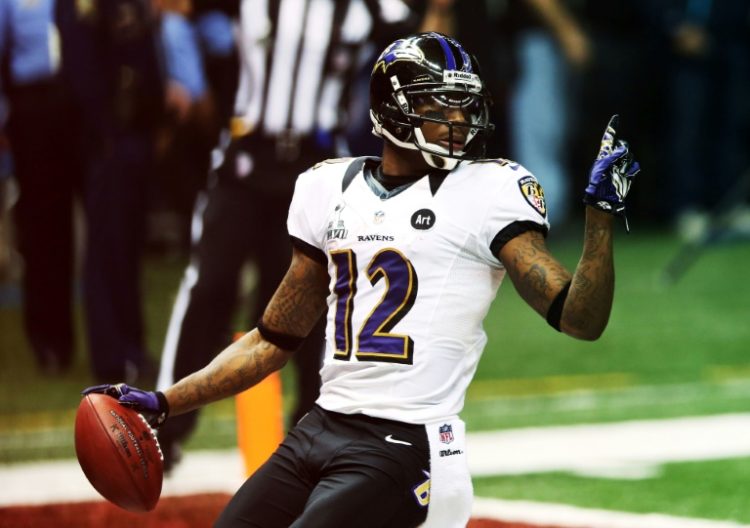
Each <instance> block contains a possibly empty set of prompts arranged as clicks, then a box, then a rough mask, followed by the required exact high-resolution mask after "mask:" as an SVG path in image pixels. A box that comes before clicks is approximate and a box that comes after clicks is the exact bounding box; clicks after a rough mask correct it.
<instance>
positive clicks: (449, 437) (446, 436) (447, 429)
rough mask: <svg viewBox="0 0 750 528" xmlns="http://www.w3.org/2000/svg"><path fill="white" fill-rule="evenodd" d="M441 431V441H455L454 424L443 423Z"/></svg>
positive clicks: (439, 430)
mask: <svg viewBox="0 0 750 528" xmlns="http://www.w3.org/2000/svg"><path fill="white" fill-rule="evenodd" d="M438 432H439V433H440V441H441V442H442V443H444V444H450V443H451V442H453V426H452V425H450V424H445V425H441V426H440V427H439V428H438Z"/></svg>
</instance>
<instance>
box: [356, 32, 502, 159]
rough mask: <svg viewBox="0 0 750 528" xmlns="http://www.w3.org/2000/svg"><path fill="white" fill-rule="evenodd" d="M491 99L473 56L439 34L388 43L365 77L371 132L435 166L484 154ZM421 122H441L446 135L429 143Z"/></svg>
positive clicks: (459, 45)
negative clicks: (415, 153)
mask: <svg viewBox="0 0 750 528" xmlns="http://www.w3.org/2000/svg"><path fill="white" fill-rule="evenodd" d="M491 102H492V101H491V98H490V94H489V92H488V91H487V89H486V87H485V86H484V83H483V82H482V78H481V75H480V72H479V64H478V63H477V61H476V59H475V58H474V57H473V56H472V55H470V54H469V53H468V52H467V51H466V50H465V49H464V47H463V46H462V45H461V44H460V43H459V42H458V41H457V40H455V39H452V38H450V37H447V36H445V35H442V34H440V33H435V32H432V33H420V34H418V35H414V36H412V37H408V38H404V39H399V40H397V41H395V42H393V43H392V44H390V45H389V46H388V47H387V48H386V49H385V50H384V51H383V53H381V55H380V57H379V58H378V60H377V61H375V67H374V68H373V70H372V75H371V76H370V118H371V120H372V124H373V133H374V134H375V135H376V136H379V137H383V138H384V139H385V140H387V141H389V142H390V143H392V144H394V145H396V146H397V147H400V148H404V149H409V150H417V151H420V152H421V153H422V156H423V157H424V159H425V161H426V162H427V163H428V164H429V165H430V166H432V167H435V168H437V169H443V170H452V169H453V168H455V167H456V165H457V164H458V162H459V161H461V160H473V159H480V158H482V157H484V153H485V147H486V143H487V139H488V138H489V136H490V135H491V134H492V131H493V130H494V126H493V125H492V124H491V123H490V122H489V106H490V104H491ZM456 115H460V116H461V119H455V118H454V116H456ZM425 123H437V124H440V125H445V126H446V127H447V130H448V132H447V137H446V138H444V139H443V140H442V141H441V142H440V144H439V143H434V142H429V141H428V140H427V139H426V138H425V136H424V133H423V132H422V125H424V124H425Z"/></svg>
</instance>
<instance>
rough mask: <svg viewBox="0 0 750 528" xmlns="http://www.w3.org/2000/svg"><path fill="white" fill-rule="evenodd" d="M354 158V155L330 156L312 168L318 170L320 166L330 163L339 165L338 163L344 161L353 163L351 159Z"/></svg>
mask: <svg viewBox="0 0 750 528" xmlns="http://www.w3.org/2000/svg"><path fill="white" fill-rule="evenodd" d="M353 159H354V158H352V157H349V158H330V159H327V160H323V161H321V162H318V163H316V164H315V165H313V168H312V170H314V171H315V170H318V169H320V168H323V167H327V166H330V165H338V164H342V163H351V161H352V160H353Z"/></svg>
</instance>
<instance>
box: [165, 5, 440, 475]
mask: <svg viewBox="0 0 750 528" xmlns="http://www.w3.org/2000/svg"><path fill="white" fill-rule="evenodd" d="M433 2H434V5H433ZM417 4H419V5H417ZM445 4H446V2H445V0H442V1H440V2H438V1H437V0H432V1H430V2H427V1H426V0H422V1H421V2H407V0H242V1H241V4H240V17H239V24H238V29H239V31H238V37H237V39H238V47H239V55H240V76H239V82H238V87H237V95H236V98H235V117H234V119H233V120H232V123H231V127H230V129H231V130H228V131H227V132H226V133H225V134H224V136H223V138H222V140H221V142H220V145H219V147H218V148H217V149H215V151H214V154H213V156H214V159H213V169H212V170H211V172H210V174H209V182H208V186H207V188H206V189H205V190H204V191H203V192H202V193H200V194H199V196H198V198H197V200H196V205H195V210H194V214H193V223H192V244H193V249H192V256H191V261H190V264H189V266H188V268H187V269H186V270H185V273H184V276H183V279H182V283H181V285H180V289H179V293H178V295H177V299H176V301H175V304H174V307H173V310H172V316H171V320H170V323H169V328H168V331H167V337H166V340H165V344H164V349H163V352H162V360H161V369H160V372H159V378H158V381H157V389H164V388H166V387H168V386H170V385H171V384H172V383H173V382H175V381H177V380H179V379H181V378H182V377H184V376H186V375H188V374H190V373H192V372H194V371H196V370H198V369H200V368H201V367H203V366H204V365H205V364H207V363H208V362H209V361H210V360H211V359H212V358H213V357H214V356H215V355H216V354H217V353H218V352H219V351H221V350H222V349H223V348H224V347H225V346H226V345H227V343H228V342H229V340H230V339H231V333H232V323H233V317H234V312H235V308H236V299H237V296H238V287H239V282H240V276H241V271H242V268H243V266H244V265H245V264H246V262H248V261H253V262H254V263H255V266H256V270H257V277H258V282H257V287H256V288H255V293H254V295H253V299H252V304H251V306H250V309H249V314H248V317H247V319H245V324H246V325H247V327H248V328H249V327H252V326H254V325H255V322H256V321H257V319H258V318H259V317H260V315H261V311H260V310H261V307H263V306H265V305H266V303H267V302H268V301H269V300H270V297H271V295H272V293H273V292H274V290H275V289H276V287H277V285H278V284H279V282H280V281H281V279H282V278H283V275H284V272H285V270H286V268H287V264H288V262H289V259H290V256H291V245H290V243H289V240H288V236H287V233H286V215H287V211H288V207H289V202H290V200H291V196H292V192H293V190H294V182H295V180H296V177H297V175H298V174H300V173H302V172H304V171H305V170H307V169H308V168H310V167H311V166H312V165H313V164H315V163H317V162H319V161H320V160H321V159H327V158H333V157H339V156H341V155H342V154H345V153H346V152H345V150H343V149H342V146H343V145H342V139H341V135H342V132H343V130H344V127H345V126H346V120H347V111H346V109H347V98H348V91H349V89H350V87H351V84H352V81H353V80H354V77H355V75H356V74H357V72H358V71H359V69H360V66H361V65H362V64H363V62H364V61H366V60H367V59H368V58H369V55H370V53H371V52H372V50H373V49H377V48H379V47H380V46H382V44H384V43H387V42H388V41H390V40H393V38H394V37H398V36H400V35H406V34H408V33H412V32H414V31H415V30H417V29H434V28H432V27H427V26H425V24H430V23H432V21H433V20H435V10H436V9H438V8H439V9H443V6H444V5H445ZM448 4H450V2H448ZM444 11H445V12H447V11H446V10H444ZM423 15H424V18H423ZM420 21H422V26H421V27H420ZM323 334H324V321H321V322H320V324H319V325H318V327H317V329H316V330H315V331H313V333H312V334H311V335H310V336H309V337H308V339H307V340H306V342H305V343H304V344H303V345H302V347H301V350H299V351H298V352H297V353H296V354H295V355H294V358H295V363H296V370H297V374H298V376H297V385H298V388H297V395H298V405H297V410H296V412H295V414H294V416H293V420H294V421H295V422H296V421H297V420H298V419H299V418H300V417H301V416H302V415H304V413H306V412H307V411H308V410H309V409H310V408H311V407H312V404H313V403H314V401H315V399H316V398H317V396H318V390H319V383H320V381H319V377H318V370H319V368H320V361H321V359H322V351H323V345H324V343H323V339H324V337H323ZM196 413H197V411H194V412H192V413H189V414H186V415H182V416H179V417H174V418H173V419H171V420H169V421H168V422H167V423H166V424H165V425H164V427H163V428H162V429H160V431H159V440H160V443H161V446H162V450H163V451H164V455H165V469H166V470H167V471H169V470H170V469H171V468H172V467H173V465H174V464H175V463H176V462H177V461H178V460H179V458H180V449H179V446H180V444H181V443H182V442H183V441H184V440H185V439H186V438H187V436H188V435H189V434H190V433H191V431H192V430H193V428H194V427H195V424H196V421H197V414H196Z"/></svg>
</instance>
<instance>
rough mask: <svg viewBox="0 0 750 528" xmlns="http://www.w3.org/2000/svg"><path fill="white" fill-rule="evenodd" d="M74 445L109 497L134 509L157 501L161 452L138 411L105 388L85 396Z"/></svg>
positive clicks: (145, 508)
mask: <svg viewBox="0 0 750 528" xmlns="http://www.w3.org/2000/svg"><path fill="white" fill-rule="evenodd" d="M75 447H76V456H77V457H78V463H79V464H80V465H81V469H83V472H84V474H85V475H86V478H87V479H88V480H89V482H91V485H92V486H94V488H95V489H96V491H98V492H99V493H100V494H101V495H102V496H103V497H104V498H105V499H107V500H109V501H110V502H112V503H114V504H116V505H117V506H120V507H121V508H124V509H126V510H128V511H132V512H147V511H150V510H153V509H154V508H155V507H156V503H157V502H158V501H159V496H160V495H161V485H162V478H163V474H164V468H163V462H162V454H161V449H160V448H159V443H158V441H157V440H156V435H155V433H154V431H153V429H151V427H149V425H148V423H147V422H146V420H145V419H144V418H143V417H142V416H141V415H140V414H138V412H137V411H135V410H133V409H129V408H127V407H124V406H122V405H120V403H119V402H118V401H117V399H116V398H113V397H111V396H107V395H105V394H97V393H93V394H88V395H86V396H84V398H83V399H82V400H81V403H80V405H79V406H78V411H77V412H76V423H75Z"/></svg>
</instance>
